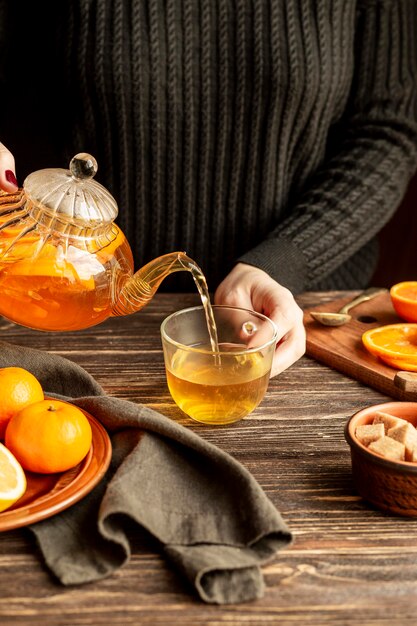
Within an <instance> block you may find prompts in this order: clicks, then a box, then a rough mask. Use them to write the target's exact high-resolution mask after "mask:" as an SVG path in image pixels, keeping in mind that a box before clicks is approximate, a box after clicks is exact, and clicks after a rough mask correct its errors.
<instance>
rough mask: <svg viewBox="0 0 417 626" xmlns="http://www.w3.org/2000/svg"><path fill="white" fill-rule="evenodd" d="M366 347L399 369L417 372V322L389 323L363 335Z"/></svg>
mask: <svg viewBox="0 0 417 626" xmlns="http://www.w3.org/2000/svg"><path fill="white" fill-rule="evenodd" d="M362 342H363V345H364V346H365V348H366V349H367V350H368V351H369V352H370V353H371V354H373V355H374V356H376V357H378V358H380V359H381V361H384V363H387V365H390V366H391V367H394V368H395V369H399V370H407V371H411V372H417V324H406V323H403V324H389V325H387V326H378V327H377V328H371V329H370V330H367V331H366V332H365V333H364V334H363V335H362Z"/></svg>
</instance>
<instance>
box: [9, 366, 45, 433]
mask: <svg viewBox="0 0 417 626" xmlns="http://www.w3.org/2000/svg"><path fill="white" fill-rule="evenodd" d="M43 399H44V395H43V390H42V386H41V384H40V382H39V381H38V379H37V378H36V377H35V376H34V375H33V374H31V373H30V372H28V371H27V370H25V369H23V368H22V367H2V368H0V439H4V433H5V431H6V426H7V424H8V422H9V420H10V419H11V418H12V417H13V416H14V415H16V413H18V412H19V411H21V410H22V409H23V408H24V407H25V406H28V405H29V404H32V403H33V402H39V401H40V400H43Z"/></svg>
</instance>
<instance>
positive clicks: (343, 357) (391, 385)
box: [304, 293, 417, 401]
mask: <svg viewBox="0 0 417 626" xmlns="http://www.w3.org/2000/svg"><path fill="white" fill-rule="evenodd" d="M352 299H353V297H349V298H343V299H340V300H334V301H333V302H328V303H326V304H323V305H321V306H317V307H314V308H312V309H306V310H305V312H304V323H305V327H306V331H307V354H308V355H309V356H311V357H313V358H314V359H316V360H317V361H320V362H321V363H325V364H326V365H328V366H330V367H332V368H334V369H336V370H338V371H340V372H342V373H343V374H346V375H347V376H350V377H351V378H354V379H355V380H358V381H360V382H362V383H364V384H365V385H369V386H370V387H373V388H374V389H377V390H378V391H381V392H382V393H384V394H386V395H388V396H391V397H393V398H397V399H399V400H412V401H417V374H413V373H411V372H401V373H399V372H398V370H395V369H393V368H391V367H389V366H388V365H385V364H384V363H383V362H382V361H380V360H379V359H378V358H376V357H374V356H372V355H371V354H369V352H368V351H367V350H366V349H365V348H364V346H363V345H362V339H361V337H362V334H363V333H364V332H365V331H366V330H368V329H370V328H374V327H376V326H383V325H385V324H396V323H399V322H401V321H403V320H401V319H400V318H399V317H398V316H397V314H396V313H395V311H394V308H393V306H392V304H391V299H390V296H389V293H383V294H381V295H379V296H376V297H375V298H373V299H372V300H369V301H368V302H364V303H363V304H360V305H359V306H357V307H355V308H354V309H351V310H350V311H349V313H350V314H351V315H352V320H351V321H350V322H348V323H347V324H345V325H344V326H339V327H330V326H322V325H321V324H319V323H318V322H316V321H315V320H314V319H313V318H312V317H311V315H310V313H309V311H310V310H314V311H331V312H335V311H338V310H339V309H340V308H341V307H342V306H343V305H344V304H346V303H347V302H349V301H350V300H352Z"/></svg>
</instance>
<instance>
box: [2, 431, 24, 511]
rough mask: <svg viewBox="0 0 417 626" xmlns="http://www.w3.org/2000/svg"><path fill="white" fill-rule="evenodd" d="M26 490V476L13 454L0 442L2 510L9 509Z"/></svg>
mask: <svg viewBox="0 0 417 626" xmlns="http://www.w3.org/2000/svg"><path fill="white" fill-rule="evenodd" d="M25 491H26V476H25V473H24V471H23V469H22V466H21V465H20V463H19V462H18V461H17V459H16V458H15V457H14V456H13V454H12V453H11V452H10V450H8V449H7V448H6V446H4V445H3V444H2V443H0V511H4V510H5V509H8V508H9V507H10V506H12V504H14V503H15V502H16V500H18V499H19V498H20V497H21V496H23V494H24V493H25Z"/></svg>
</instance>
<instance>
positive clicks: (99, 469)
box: [0, 411, 112, 531]
mask: <svg viewBox="0 0 417 626" xmlns="http://www.w3.org/2000/svg"><path fill="white" fill-rule="evenodd" d="M83 413H84V414H85V415H86V417H87V418H88V420H89V422H90V425H91V430H92V435H93V441H92V445H91V448H90V451H89V453H88V454H87V456H86V457H85V458H84V459H83V460H82V461H81V463H79V464H78V465H77V466H76V467H73V468H72V469H70V470H68V471H66V472H62V473H59V474H34V473H31V472H25V473H26V479H27V489H26V492H25V494H24V495H23V496H22V497H21V498H20V499H19V500H18V501H17V502H16V503H15V504H14V505H13V506H11V507H10V508H9V509H7V510H6V511H3V512H2V513H0V531H5V530H12V529H14V528H20V527H21V526H27V525H28V524H34V523H35V522H39V521H40V520H43V519H46V518H47V517H51V516H52V515H55V514H56V513H59V512H60V511H63V510H64V509H66V508H68V507H69V506H71V505H73V504H75V502H78V501H79V500H81V498H83V497H84V496H86V495H87V493H89V492H90V491H91V490H92V489H93V487H95V485H97V483H98V482H99V481H100V480H101V479H102V478H103V476H104V474H105V472H106V470H107V468H108V466H109V463H110V459H111V451H112V449H111V442H110V438H109V435H108V434H107V431H106V430H105V429H104V428H103V426H102V425H101V424H100V422H98V421H97V420H96V419H95V418H94V417H92V415H90V414H89V413H87V412H86V411H83Z"/></svg>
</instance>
